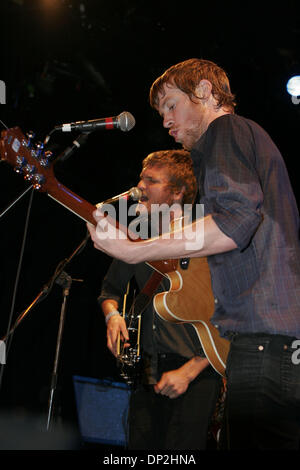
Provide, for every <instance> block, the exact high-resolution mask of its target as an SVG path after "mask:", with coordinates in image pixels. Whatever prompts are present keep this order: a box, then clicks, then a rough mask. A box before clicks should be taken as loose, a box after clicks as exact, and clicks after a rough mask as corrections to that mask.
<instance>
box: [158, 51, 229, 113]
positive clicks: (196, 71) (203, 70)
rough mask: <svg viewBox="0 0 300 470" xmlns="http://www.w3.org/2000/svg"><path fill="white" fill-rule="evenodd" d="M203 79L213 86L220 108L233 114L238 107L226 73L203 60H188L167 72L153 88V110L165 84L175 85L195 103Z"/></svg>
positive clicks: (212, 63)
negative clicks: (197, 88) (197, 90)
mask: <svg viewBox="0 0 300 470" xmlns="http://www.w3.org/2000/svg"><path fill="white" fill-rule="evenodd" d="M203 79H206V80H209V81H210V83H211V84H212V94H213V96H214V98H215V99H216V101H217V103H218V108H221V107H223V106H224V107H225V108H227V109H228V111H230V112H231V113H233V112H234V107H235V105H236V103H235V97H234V95H233V94H232V93H231V90H230V84H229V79H228V77H227V75H226V73H225V71H224V70H223V69H222V68H221V67H219V66H218V65H216V64H215V63H214V62H211V61H209V60H203V59H188V60H185V61H184V62H180V63H178V64H176V65H173V66H172V67H170V68H169V69H168V70H166V71H165V72H164V73H163V74H162V75H161V76H160V77H158V78H157V79H156V80H155V82H154V83H153V84H152V86H151V89H150V104H151V106H152V107H153V108H157V106H158V94H159V93H162V94H163V93H164V91H163V85H165V84H170V85H175V86H176V87H177V88H179V89H180V90H181V91H183V92H184V93H186V94H187V95H188V96H189V97H190V99H191V100H192V101H193V98H196V95H195V90H196V87H197V86H198V85H199V83H200V81H201V80H203Z"/></svg>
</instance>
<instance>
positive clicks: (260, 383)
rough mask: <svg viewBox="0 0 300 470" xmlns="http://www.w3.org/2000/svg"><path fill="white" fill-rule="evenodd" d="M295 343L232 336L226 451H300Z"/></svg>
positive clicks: (299, 392)
mask: <svg viewBox="0 0 300 470" xmlns="http://www.w3.org/2000/svg"><path fill="white" fill-rule="evenodd" d="M294 340H295V338H291V337H287V336H280V335H265V334H261V335H260V334H253V335H250V334H249V335H244V334H238V335H236V336H234V337H233V339H232V343H231V348H230V351H229V355H228V360H227V367H226V374H227V397H226V405H225V421H224V426H223V429H222V433H221V435H222V439H221V442H222V448H224V449H228V450H235V449H261V450H263V449H265V450H271V449H273V450H287V449H293V450H299V442H300V364H297V363H296V362H295V360H293V357H295V355H294V356H293V353H295V349H294V348H292V345H293V342H294ZM292 356H293V357H292ZM298 362H299V361H298Z"/></svg>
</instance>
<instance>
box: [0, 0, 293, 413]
mask: <svg viewBox="0 0 300 470" xmlns="http://www.w3.org/2000/svg"><path fill="white" fill-rule="evenodd" d="M297 4H298V2H295V1H287V2H285V4H284V5H282V4H277V5H276V6H274V5H273V6H272V10H269V9H268V8H267V6H265V8H264V6H263V2H257V3H256V2H251V4H243V6H240V5H241V3H240V2H224V3H222V5H219V4H218V3H215V4H214V5H213V4H209V5H204V4H203V5H202V4H201V2H193V1H190V2H189V1H187V2H184V4H181V5H180V4H177V3H176V2H171V1H169V0H166V1H164V2H158V1H156V0H155V1H154V0H153V1H151V2H149V1H144V0H139V1H137V0H123V1H122V0H114V2H110V3H107V2H100V1H97V0H82V1H79V0H65V1H63V0H56V1H55V0H53V1H46V0H1V6H0V17H1V19H0V21H1V28H0V31H1V33H0V34H1V46H2V47H1V65H0V79H1V80H4V82H5V84H6V104H5V105H1V107H0V119H1V120H2V121H3V122H4V123H5V125H6V126H8V127H9V128H10V127H14V126H19V127H20V128H21V129H22V131H23V132H24V133H25V132H27V131H29V130H33V131H34V132H35V133H36V138H37V140H43V139H44V138H45V136H46V135H47V134H48V133H49V131H51V130H52V129H53V127H54V126H55V125H57V124H61V123H63V122H71V121H78V120H88V119H95V118H100V117H106V116H114V115H118V114H119V113H120V112H122V111H124V110H126V111H129V112H131V113H132V114H133V115H134V116H135V119H136V126H135V127H134V129H133V130H131V131H130V132H128V133H123V132H120V131H117V130H114V131H110V132H102V131H97V132H95V133H93V134H92V135H91V136H90V137H89V139H88V141H87V143H86V145H85V146H84V147H83V148H81V149H80V150H78V151H77V152H75V153H74V154H73V155H72V156H71V157H70V158H69V159H68V160H67V161H66V162H65V163H63V164H61V165H58V166H57V168H56V177H57V178H58V180H59V181H61V182H62V183H63V184H64V185H66V186H67V187H68V188H70V189H72V190H73V191H74V192H75V193H77V194H79V195H80V196H82V197H83V198H85V199H87V200H88V201H90V202H92V203H96V202H98V201H102V200H103V199H106V198H108V197H110V196H113V195H115V194H119V193H120V192H123V191H125V190H127V189H128V188H129V187H131V186H133V185H135V184H136V182H137V181H138V175H139V171H140V163H141V160H142V159H143V158H144V157H145V156H146V155H147V154H148V153H149V152H151V151H153V150H158V149H162V148H170V147H174V145H175V144H174V142H173V141H172V140H171V139H170V138H169V137H168V135H167V132H166V131H165V130H164V129H163V128H162V126H161V122H160V118H159V117H158V116H157V115H156V114H155V112H154V111H153V110H152V109H151V108H150V106H149V104H148V91H149V87H150V85H151V83H152V82H153V80H154V79H155V78H156V77H157V76H158V75H159V74H160V73H162V72H163V71H164V70H165V69H166V68H167V67H168V66H170V65H171V64H173V63H176V62H178V61H181V60H184V59H187V58H190V57H202V58H207V59H209V60H213V61H216V62H217V63H219V64H220V65H221V66H222V67H224V68H225V70H226V71H227V72H228V74H229V77H230V80H231V84H232V90H233V92H234V93H235V94H236V96H237V101H238V108H237V112H238V113H239V114H241V115H244V116H246V117H249V118H251V119H253V120H255V121H257V122H258V123H259V124H261V125H262V126H263V127H264V128H265V129H266V130H267V131H268V132H269V133H270V135H271V136H272V138H273V139H274V141H275V142H276V143H277V145H278V146H279V148H280V150H281V151H282V154H283V156H284V158H285V161H286V164H287V167H288V170H289V172H290V176H291V180H292V184H293V186H294V189H295V193H296V196H297V198H298V197H299V194H298V184H297V183H298V182H297V171H296V168H297V167H296V165H297V160H298V148H299V137H298V136H299V134H298V128H299V109H300V107H299V106H300V105H298V106H297V105H295V104H293V103H292V101H291V98H290V96H289V95H288V94H287V92H286V89H285V86H286V82H287V80H288V78H289V77H290V76H291V75H293V74H295V73H296V74H299V70H300V64H299V50H298V46H299V31H300V30H299V26H298V24H297V21H298V18H299V10H298V11H297V8H298V6H297ZM1 127H2V126H1ZM77 135H78V134H76V133H73V134H61V133H58V132H56V133H54V134H53V135H52V137H51V139H50V144H51V148H52V150H53V151H54V154H55V155H58V154H59V153H60V152H62V151H63V150H64V149H65V148H66V147H67V146H68V145H70V144H71V142H72V140H73V138H74V137H75V136H77ZM0 184H1V191H0V210H1V211H3V210H4V209H5V208H6V207H7V205H9V204H10V203H11V202H12V201H13V200H14V199H15V198H16V197H17V196H18V195H19V194H21V193H22V192H23V191H24V189H25V188H26V187H27V183H26V182H24V181H23V179H22V177H20V176H19V175H17V174H15V173H14V172H13V170H12V168H11V167H9V166H7V165H6V164H3V163H1V164H0ZM28 204H29V194H27V195H26V196H24V197H23V198H22V199H21V201H20V202H18V203H17V204H15V205H14V206H13V208H11V209H10V210H9V211H8V212H6V213H5V215H4V216H2V217H1V219H0V234H1V235H0V236H1V245H0V246H1V250H0V259H1V264H0V266H1V268H0V281H1V283H0V289H1V290H0V327H1V337H3V336H4V335H5V334H6V329H7V325H8V322H9V318H10V314H11V310H12V305H13V300H15V304H14V305H13V306H14V309H13V317H12V318H13V320H12V321H14V320H15V319H16V318H17V316H18V315H19V314H20V313H21V312H22V311H23V310H24V309H25V308H27V307H28V306H29V305H30V303H31V302H32V301H33V299H35V297H36V296H37V295H38V293H39V292H40V291H41V289H42V287H43V286H44V285H45V284H46V283H47V282H48V281H49V279H50V278H51V277H52V275H53V273H54V271H55V269H56V267H57V265H58V263H59V262H60V261H61V260H63V259H65V258H66V257H68V256H70V255H71V253H72V252H73V250H74V249H75V248H76V247H77V246H78V244H79V243H80V242H81V241H82V240H83V238H84V237H85V235H86V227H85V224H84V222H83V221H82V220H81V219H79V218H77V217H76V216H75V215H74V214H72V213H71V212H69V211H68V210H66V209H65V208H64V207H62V206H60V205H59V204H58V203H57V202H55V201H53V200H52V199H51V198H49V197H48V196H47V195H46V194H43V193H38V192H35V194H34V197H33V201H32V207H31V210H30V219H29V227H28V234H27V238H26V244H25V250H24V256H23V258H22V265H21V274H20V279H19V282H18V285H17V291H16V295H15V296H14V289H15V283H16V276H17V268H18V266H19V263H20V254H21V246H22V241H23V237H24V227H25V219H26V213H27V210H28ZM109 263H110V259H109V258H108V257H107V256H106V255H104V254H102V253H100V252H98V251H96V250H95V249H94V248H93V246H92V245H91V243H88V244H87V246H86V248H85V249H84V250H83V251H82V252H81V253H80V254H79V255H78V256H76V257H75V258H74V259H73V260H72V262H71V263H70V264H69V265H68V267H67V269H66V270H67V272H68V274H70V275H71V277H72V278H73V279H82V280H83V282H78V281H73V282H72V286H71V290H70V295H69V298H68V301H67V311H66V323H65V328H64V334H63V340H62V352H61V359H60V369H59V387H58V408H57V413H59V415H60V416H61V417H62V419H63V420H66V421H67V422H69V421H71V422H73V421H74V422H76V409H75V403H74V392H73V386H72V376H73V375H74V374H77V375H84V376H88V377H95V378H102V377H108V376H111V377H118V375H117V371H116V367H115V362H114V360H113V358H112V357H111V355H110V354H109V353H108V352H107V350H106V347H105V343H106V338H105V325H104V321H103V319H102V316H101V313H100V312H99V308H98V306H97V295H98V293H99V288H100V284H101V280H102V278H103V275H104V273H105V271H106V269H107V267H108V266H109ZM61 305H62V288H61V287H60V286H59V285H57V284H54V286H53V288H52V290H51V292H50V293H49V295H48V296H47V298H45V299H44V300H43V301H42V302H41V303H39V304H38V305H37V306H36V307H35V308H34V309H33V310H32V311H31V312H30V314H28V316H27V317H26V319H25V320H24V321H23V322H22V323H21V324H20V326H19V327H18V328H17V330H16V332H15V334H14V336H13V337H12V341H11V345H10V349H9V352H8V357H7V364H6V365H5V366H4V367H3V368H2V373H3V375H2V383H1V389H0V404H1V408H2V409H3V410H12V412H13V413H14V412H18V413H26V412H33V413H41V414H42V415H45V414H46V413H47V407H48V395H49V387H50V379H51V373H52V369H53V361H54V353H55V348H56V340H57V330H58V322H59V316H60V309H61Z"/></svg>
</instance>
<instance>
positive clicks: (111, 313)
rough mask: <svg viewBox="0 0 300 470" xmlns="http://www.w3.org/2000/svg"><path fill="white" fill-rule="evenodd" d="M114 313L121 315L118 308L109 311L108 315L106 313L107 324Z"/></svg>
mask: <svg viewBox="0 0 300 470" xmlns="http://www.w3.org/2000/svg"><path fill="white" fill-rule="evenodd" d="M114 315H120V313H119V312H118V310H113V311H112V312H109V314H108V315H106V317H105V323H106V324H107V323H108V320H109V319H110V318H111V317H113V316H114Z"/></svg>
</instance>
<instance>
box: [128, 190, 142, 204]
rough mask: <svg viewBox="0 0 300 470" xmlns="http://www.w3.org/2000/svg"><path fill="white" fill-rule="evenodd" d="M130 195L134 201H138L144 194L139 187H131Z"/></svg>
mask: <svg viewBox="0 0 300 470" xmlns="http://www.w3.org/2000/svg"><path fill="white" fill-rule="evenodd" d="M129 196H130V198H131V199H133V200H134V201H138V200H139V199H140V198H141V196H142V191H141V190H140V189H139V188H131V189H130V190H129Z"/></svg>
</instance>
